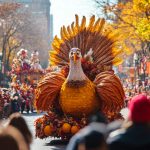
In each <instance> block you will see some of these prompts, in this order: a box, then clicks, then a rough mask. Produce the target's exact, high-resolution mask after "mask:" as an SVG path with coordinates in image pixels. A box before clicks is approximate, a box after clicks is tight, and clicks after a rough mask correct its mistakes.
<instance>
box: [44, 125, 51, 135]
mask: <svg viewBox="0 0 150 150" xmlns="http://www.w3.org/2000/svg"><path fill="white" fill-rule="evenodd" d="M52 132H53V127H52V126H51V125H47V126H45V128H44V134H45V135H46V136H50V135H51V134H52Z"/></svg>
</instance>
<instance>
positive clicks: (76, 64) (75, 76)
mask: <svg viewBox="0 0 150 150" xmlns="http://www.w3.org/2000/svg"><path fill="white" fill-rule="evenodd" d="M81 58H82V56H81V51H80V49H78V48H72V49H71V51H70V53H69V60H70V69H69V74H68V77H67V79H66V80H65V82H64V83H63V85H62V87H61V91H60V106H61V108H62V110H63V112H64V113H66V114H70V115H73V116H78V117H80V116H83V114H85V115H89V114H91V113H93V112H94V111H97V110H98V108H100V102H99V101H98V99H97V95H96V91H95V88H96V86H95V85H94V84H93V83H92V82H91V81H90V80H89V79H88V78H87V76H86V75H85V74H84V72H83V69H82V66H81Z"/></svg>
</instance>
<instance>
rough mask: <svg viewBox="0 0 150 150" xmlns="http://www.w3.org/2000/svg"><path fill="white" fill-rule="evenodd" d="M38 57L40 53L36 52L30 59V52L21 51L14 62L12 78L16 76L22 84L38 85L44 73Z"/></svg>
mask: <svg viewBox="0 0 150 150" xmlns="http://www.w3.org/2000/svg"><path fill="white" fill-rule="evenodd" d="M38 56H39V53H38V52H37V51H34V52H33V53H32V54H31V58H29V56H28V50H25V49H21V50H20V51H19V52H18V53H17V57H16V58H14V60H13V64H12V70H11V76H12V77H14V76H16V77H17V80H19V81H20V82H21V83H24V82H28V83H29V84H34V83H37V81H38V80H39V79H40V78H41V76H42V75H43V72H44V71H43V69H42V67H41V65H40V61H39V58H38Z"/></svg>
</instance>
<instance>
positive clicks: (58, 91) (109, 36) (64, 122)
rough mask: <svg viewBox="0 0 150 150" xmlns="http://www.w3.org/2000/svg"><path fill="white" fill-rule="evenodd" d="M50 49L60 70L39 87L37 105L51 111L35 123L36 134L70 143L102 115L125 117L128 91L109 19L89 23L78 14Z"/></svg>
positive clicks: (113, 117) (42, 80)
mask: <svg viewBox="0 0 150 150" xmlns="http://www.w3.org/2000/svg"><path fill="white" fill-rule="evenodd" d="M60 35H61V38H58V37H57V36H55V38H54V40H53V42H52V50H50V66H51V67H57V69H56V70H55V71H51V72H50V73H47V74H46V75H45V76H44V77H43V78H42V79H41V80H40V81H39V83H38V84H37V88H36V91H35V107H36V109H37V110H39V111H45V112H47V114H45V115H43V116H42V117H41V118H38V119H37V120H36V121H35V128H36V136H37V137H39V138H41V139H43V138H47V137H49V136H52V137H58V138H61V139H62V140H69V139H70V137H71V136H73V135H74V134H75V133H77V132H78V131H79V130H80V129H81V128H83V127H84V126H86V125H87V124H88V118H89V116H91V115H92V114H94V113H96V112H102V113H103V114H105V116H106V117H107V118H108V120H109V121H111V120H115V119H119V118H121V117H122V116H121V115H120V110H121V109H122V108H123V106H124V97H125V94H124V90H123V87H122V85H121V82H120V80H119V78H118V77H117V76H116V75H115V74H114V71H113V69H112V67H113V66H114V65H118V64H120V63H121V62H122V59H121V58H120V55H121V53H122V50H121V49H119V48H117V36H116V35H115V34H113V32H112V31H110V28H107V25H106V23H105V20H104V19H98V20H95V16H92V17H91V18H90V21H89V24H88V25H86V18H85V17H83V18H82V21H81V24H79V18H78V15H76V21H75V22H73V23H72V24H71V26H67V27H65V26H63V27H62V28H61V32H60Z"/></svg>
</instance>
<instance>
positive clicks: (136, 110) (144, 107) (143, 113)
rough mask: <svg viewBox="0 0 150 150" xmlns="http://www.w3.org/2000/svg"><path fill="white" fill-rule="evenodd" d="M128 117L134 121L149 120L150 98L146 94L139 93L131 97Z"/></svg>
mask: <svg viewBox="0 0 150 150" xmlns="http://www.w3.org/2000/svg"><path fill="white" fill-rule="evenodd" d="M129 119H130V120H131V121H133V122H136V123H146V122H150V99H149V98H148V97H147V96H146V95H144V94H140V95H137V96H135V97H133V98H132V99H131V101H130V103H129Z"/></svg>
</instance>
